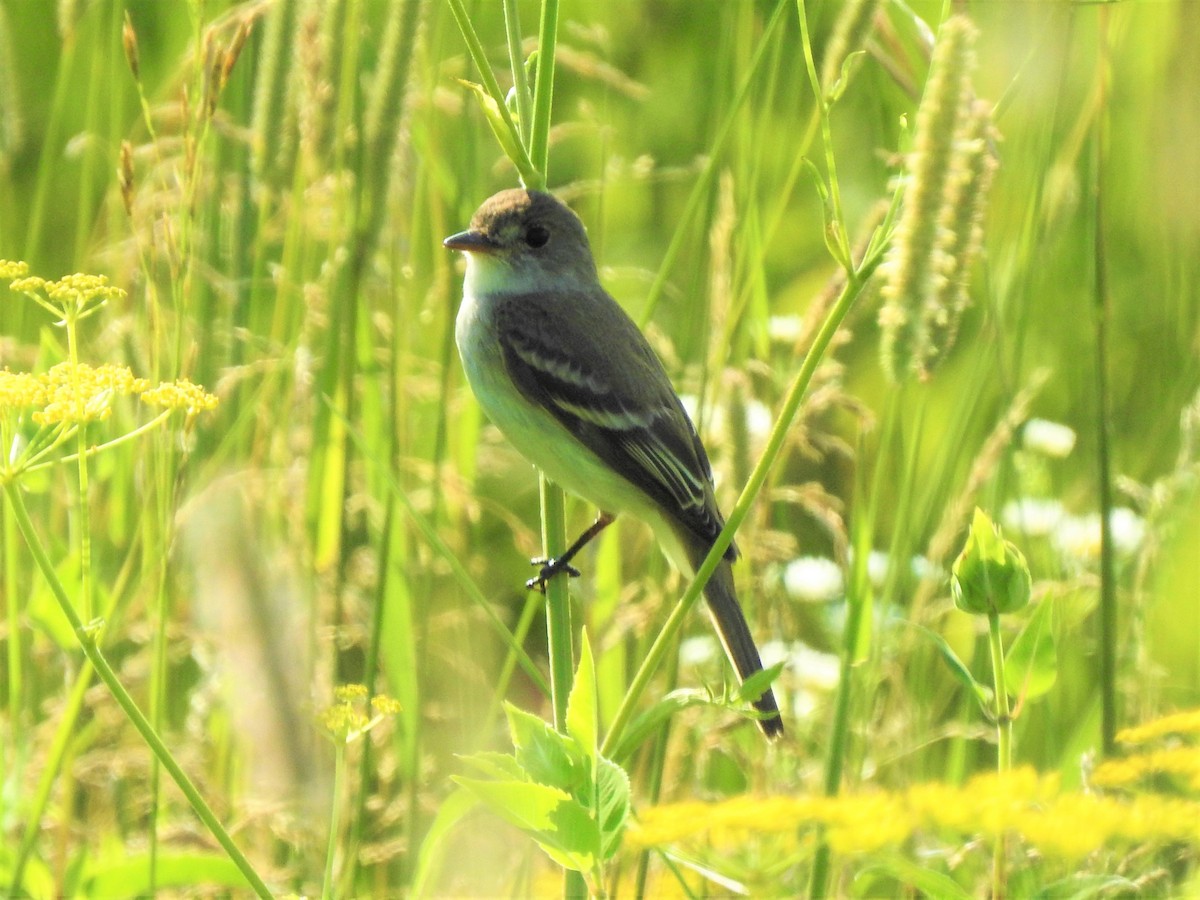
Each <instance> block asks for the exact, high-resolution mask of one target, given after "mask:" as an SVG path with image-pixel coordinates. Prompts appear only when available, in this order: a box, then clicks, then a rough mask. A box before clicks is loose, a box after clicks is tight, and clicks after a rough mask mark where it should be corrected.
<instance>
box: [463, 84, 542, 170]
mask: <svg viewBox="0 0 1200 900" xmlns="http://www.w3.org/2000/svg"><path fill="white" fill-rule="evenodd" d="M458 83H459V84H461V85H462V86H463V87H465V88H467V89H468V90H470V91H471V93H473V94H474V95H475V99H476V100H478V101H479V108H480V110H482V111H483V117H484V119H486V120H487V123H488V127H489V128H491V129H492V134H494V135H495V136H496V140H497V141H498V142H499V144H500V149H501V150H503V151H504V155H505V156H507V157H508V158H509V159H510V160H511V161H512V164H513V165H514V166H516V167H517V171H518V172H520V173H521V178H522V180H523V181H525V183H526V184H536V183H538V180H539V178H540V176H539V173H538V172H537V169H536V168H535V167H534V165H533V162H532V160H530V159H529V154H528V153H526V152H525V148H524V147H523V146H522V145H521V141H520V138H519V137H518V136H517V134H516V133H515V132H514V131H513V130H512V128H511V127H510V126H509V121H511V120H508V119H506V116H505V114H504V113H503V112H501V110H500V104H499V103H497V102H496V100H495V98H494V97H493V96H492V95H491V94H489V93H488V92H487V90H486V89H485V88H484V86H483V85H481V84H476V83H475V82H473V81H466V80H464V79H462V78H460V79H458Z"/></svg>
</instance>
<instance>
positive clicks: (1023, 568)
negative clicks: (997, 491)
mask: <svg viewBox="0 0 1200 900" xmlns="http://www.w3.org/2000/svg"><path fill="white" fill-rule="evenodd" d="M1032 584H1033V582H1032V579H1031V578H1030V575H1029V565H1028V564H1027V563H1026V562H1025V557H1024V556H1023V555H1022V554H1021V551H1020V550H1018V549H1017V547H1016V545H1015V544H1013V543H1012V542H1011V541H1006V540H1004V538H1003V536H1002V535H1001V534H1000V529H999V528H997V527H996V525H995V524H994V523H993V522H992V520H991V519H990V518H988V516H987V513H985V512H984V511H983V510H981V509H976V510H975V518H974V519H973V520H972V522H971V531H970V533H969V534H968V535H967V543H966V546H965V547H963V550H962V553H960V554H959V555H958V559H956V560H955V561H954V567H953V568H952V569H951V578H950V591H951V593H952V594H953V595H954V605H955V606H957V607H958V608H959V609H961V610H962V611H963V612H966V613H974V614H975V615H992V614H998V613H1011V612H1016V611H1017V610H1019V609H1021V607H1023V606H1025V605H1026V604H1027V603H1029V595H1030V593H1031V591H1032Z"/></svg>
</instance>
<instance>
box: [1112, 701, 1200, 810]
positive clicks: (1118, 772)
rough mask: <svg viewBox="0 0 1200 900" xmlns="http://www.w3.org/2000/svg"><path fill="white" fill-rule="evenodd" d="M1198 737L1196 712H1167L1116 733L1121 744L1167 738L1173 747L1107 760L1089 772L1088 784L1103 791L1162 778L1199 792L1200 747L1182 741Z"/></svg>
mask: <svg viewBox="0 0 1200 900" xmlns="http://www.w3.org/2000/svg"><path fill="white" fill-rule="evenodd" d="M1194 735H1200V709H1192V710H1184V711H1182V712H1176V713H1171V714H1170V715H1167V716H1163V717H1162V718H1159V719H1155V720H1153V721H1150V722H1144V723H1143V724H1141V725H1137V726H1134V727H1133V728H1126V729H1124V730H1123V731H1121V732H1119V733H1118V734H1117V740H1118V741H1120V742H1121V743H1122V744H1129V745H1145V744H1149V743H1150V742H1151V741H1154V740H1156V739H1158V738H1163V737H1171V738H1173V739H1174V740H1175V741H1176V743H1175V744H1174V745H1170V746H1166V747H1162V748H1158V749H1154V748H1150V749H1145V750H1143V751H1142V752H1140V753H1131V754H1130V755H1128V756H1124V757H1120V758H1115V759H1107V760H1105V761H1104V762H1102V763H1101V764H1100V765H1098V766H1097V767H1096V770H1095V771H1094V772H1093V773H1092V783H1093V784H1095V785H1096V786H1098V787H1104V788H1135V787H1137V786H1138V783H1139V782H1141V781H1142V780H1143V779H1145V778H1147V777H1149V776H1159V775H1166V776H1169V777H1171V783H1172V785H1173V786H1174V787H1175V788H1176V789H1179V788H1185V789H1186V790H1189V791H1193V792H1200V747H1197V746H1196V745H1195V744H1191V743H1186V742H1184V741H1183V740H1182V739H1183V738H1187V737H1191V736H1194Z"/></svg>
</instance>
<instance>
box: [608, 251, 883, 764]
mask: <svg viewBox="0 0 1200 900" xmlns="http://www.w3.org/2000/svg"><path fill="white" fill-rule="evenodd" d="M882 251H883V246H882V242H880V244H879V246H875V247H873V248H872V250H871V251H870V252H869V253H868V255H867V257H866V258H865V259H864V261H863V263H862V265H861V266H860V267H859V268H858V269H857V270H854V271H852V272H851V273H850V275H849V277H848V278H847V279H846V283H845V285H844V286H843V288H842V292H841V294H840V295H839V296H838V299H837V301H836V302H835V303H834V305H833V307H832V308H831V309H830V310H829V315H827V316H826V317H825V321H824V322H822V323H821V328H820V330H819V331H818V332H817V335H816V338H815V339H814V340H813V345H812V349H810V350H809V352H808V355H807V356H806V357H805V358H804V362H803V363H802V364H801V366H800V371H799V372H797V373H796V377H795V379H794V380H793V381H792V384H791V386H790V387H789V388H788V392H787V395H786V396H785V398H784V401H783V406H782V408H781V409H780V412H779V417H778V418H777V419H776V420H775V425H774V427H773V428H772V429H771V436H770V437H769V438H768V439H767V444H766V447H765V448H764V449H763V452H762V455H761V456H760V457H759V459H758V463H757V464H756V465H755V466H754V470H753V471H752V472H751V473H750V478H749V480H748V481H747V482H746V486H745V487H744V488H743V489H742V493H741V496H740V497H739V498H738V501H737V504H736V505H735V506H734V508H733V511H732V512H731V513H730V514H729V518H728V519H727V520H726V522H725V527H724V528H723V529H721V533H720V534H719V535H717V539H716V540H715V541H714V542H713V545H712V548H711V549H710V550H709V552H708V556H707V557H705V559H704V562H703V563H702V564H701V566H700V567H699V569H698V570H697V571H696V576H695V577H694V578H693V579H692V582H691V584H689V585H688V587H687V590H686V591H684V594H683V596H682V597H681V598H680V599H679V602H678V603H676V604H675V607H674V609H672V610H671V614H670V615H669V616H668V617H667V620H666V622H664V623H663V627H662V629H661V631H660V632H659V634H658V637H657V638H656V639H655V641H654V643H653V644H652V645H651V647H650V650H649V651H648V652H647V653H646V658H645V660H644V661H643V662H642V665H641V667H640V668H639V669H638V671H637V673H636V674H635V675H634V678H633V681H632V682H631V684H630V686H629V690H628V691H627V692H626V694H625V697H624V699H623V700H622V701H621V705H620V707H619V708H618V709H617V712H616V715H614V716H613V721H612V725H611V726H610V727H609V729H608V733H607V734H606V735H605V737H604V743H603V745H602V746H601V748H600V752H601V753H603V754H604V755H605V756H610V757H611V756H612V755H613V754H614V752H615V751H616V750H617V748H618V747H619V745H620V741H621V737H622V735H623V734H624V732H625V729H626V728H627V727H628V726H629V723H630V721H631V720H632V718H633V714H634V710H635V709H636V708H637V704H638V701H639V700H640V699H641V696H642V694H643V693H644V692H645V690H646V688H647V686H648V685H649V684H650V679H651V678H652V677H653V675H654V673H655V672H656V671H657V670H658V667H659V665H660V663H661V662H662V659H663V656H664V655H665V654H666V652H667V649H668V648H669V647H670V646H671V644H672V641H674V639H675V637H676V636H677V635H678V633H679V631H680V629H681V628H682V627H683V623H684V621H685V620H686V617H687V615H688V613H689V611H690V610H691V608H692V606H694V605H695V603H696V600H697V598H699V596H700V593H701V591H702V590H703V589H704V585H705V584H706V583H707V582H708V579H709V578H710V577H711V576H712V573H713V572H714V571H716V568H717V566H718V565H719V564H720V562H721V560H722V558H723V557H724V554H725V551H726V549H728V547H729V545H730V544H731V543H732V542H733V536H734V534H735V533H736V532H737V529H738V528H739V527H740V526H741V524H742V521H743V520H744V519H745V518H746V516H747V515H748V514H749V512H750V507H751V506H752V505H753V504H754V501H755V499H756V498H757V497H758V494H759V491H760V490H761V489H762V486H763V484H764V483H765V482H766V480H767V476H768V474H770V472H771V469H772V467H773V466H774V465H775V461H776V460H777V459H778V457H779V454H780V452H782V450H783V445H784V444H785V443H786V442H787V437H788V434H789V433H790V431H791V426H792V422H793V420H794V419H795V418H796V414H797V412H799V410H800V401H801V400H803V399H804V395H805V393H806V392H807V390H808V386H809V384H810V383H811V382H812V378H813V376H814V375H815V374H816V371H817V366H818V365H820V362H821V360H822V359H823V358H824V356H825V352H826V351H827V350H828V349H829V344H830V342H831V341H832V340H833V336H834V334H835V333H836V332H837V329H838V327H839V326H840V325H841V323H842V320H843V319H845V317H846V314H847V313H848V312H849V311H850V308H851V307H852V306H853V305H854V301H855V300H857V299H858V297H859V295H860V294H861V293H862V290H863V288H864V287H865V286H866V283H867V281H868V279H869V278H870V276H871V273H872V272H874V271H875V269H876V268H877V267H878V265H879V264H880V262H882V260H883V252H882Z"/></svg>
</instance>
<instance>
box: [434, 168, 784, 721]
mask: <svg viewBox="0 0 1200 900" xmlns="http://www.w3.org/2000/svg"><path fill="white" fill-rule="evenodd" d="M442 243H443V245H444V246H445V247H446V248H448V249H450V250H456V251H461V252H462V253H463V254H464V255H465V256H466V274H465V277H464V280H463V297H462V303H461V305H460V306H459V310H458V315H457V318H456V321H455V341H456V343H457V345H458V351H459V356H460V357H461V359H462V365H463V369H464V371H465V373H466V377H467V382H468V383H469V385H470V387H471V390H472V392H473V393H474V394H475V397H476V398H477V400H478V402H479V404H480V406H481V408H482V409H483V411H484V413H485V414H486V415H487V416H488V418H489V419H490V420H491V421H492V423H493V424H494V425H496V426H497V427H498V428H499V429H500V431H501V433H502V434H503V435H504V436H505V437H506V438H507V439H508V441H509V442H510V443H511V444H512V445H513V446H514V447H515V448H516V449H517V451H518V452H520V453H521V454H522V455H523V456H524V457H525V458H526V459H527V460H529V461H530V462H531V463H533V464H534V465H535V466H536V467H537V468H539V469H540V470H541V471H542V472H543V473H544V474H545V476H546V477H547V478H549V479H550V480H551V481H553V482H555V483H556V484H558V485H559V486H560V487H562V488H564V489H565V490H567V491H568V492H570V493H572V494H574V495H576V496H578V497H581V498H582V499H584V500H585V501H587V502H588V503H590V504H592V505H594V506H595V507H596V508H597V509H598V510H599V511H600V512H599V515H598V517H597V519H596V521H595V523H594V524H593V525H592V526H591V527H590V528H588V529H587V531H585V532H584V533H583V534H582V535H581V536H580V538H579V540H577V541H575V542H574V543H573V544H572V545H571V547H570V548H569V549H568V550H567V551H566V552H565V553H564V554H562V555H561V556H559V557H557V558H556V559H535V560H533V562H534V564H537V565H540V566H541V569H540V571H539V573H538V576H537V577H536V578H533V579H530V581H529V582H528V585H527V586H528V587H530V588H538V589H544V586H545V583H546V582H547V580H548V579H550V578H552V577H554V576H556V575H559V574H563V573H565V574H567V575H578V574H579V573H578V570H576V569H574V568H573V567H572V566H571V560H572V558H573V557H574V556H575V555H576V553H578V552H579V550H580V549H581V548H582V547H583V546H584V544H586V543H587V542H588V541H589V540H591V539H592V538H593V537H595V536H596V535H597V534H599V533H600V531H602V530H603V529H604V528H605V527H607V525H608V524H609V523H611V522H612V521H613V519H614V518H615V517H616V516H617V515H618V514H621V513H628V514H630V515H632V516H634V517H635V518H638V519H640V520H642V521H644V522H646V523H647V524H648V525H649V526H650V528H651V530H652V531H653V532H654V535H655V537H656V538H657V539H658V541H659V543H660V544H661V545H662V547H663V549H664V551H665V552H666V554H667V556H668V558H669V559H670V560H671V561H672V562H673V563H674V564H675V566H676V567H677V568H678V569H680V571H682V572H683V573H685V574H686V575H689V576H692V575H694V574H695V572H696V570H697V569H698V568H699V566H700V565H701V563H702V562H703V560H704V559H705V557H706V556H707V555H708V552H709V550H710V549H711V548H712V545H713V543H714V541H715V540H716V538H717V535H718V534H719V533H720V531H721V529H722V528H723V527H724V524H725V522H724V519H723V517H722V515H721V512H720V510H719V509H718V507H717V502H716V498H715V495H714V489H713V477H712V467H711V465H710V463H709V459H708V454H707V453H706V452H705V449H704V445H703V444H702V443H701V441H700V438H699V436H698V435H697V433H696V428H695V426H694V425H693V424H692V421H691V419H690V418H689V417H688V414H687V412H686V411H685V410H684V407H683V404H682V403H681V402H680V400H679V396H678V395H677V394H676V393H675V389H674V388H673V387H672V385H671V381H670V378H669V377H668V376H667V373H666V370H665V369H664V368H663V365H662V362H661V361H660V360H659V358H658V356H657V355H656V354H655V352H654V350H653V349H652V348H651V347H650V344H649V343H648V342H647V341H646V338H645V336H644V335H643V334H642V332H641V330H640V329H639V328H638V327H637V325H636V324H635V323H634V321H633V320H632V319H631V318H630V317H629V315H628V314H627V313H626V312H625V311H624V310H623V309H622V308H621V306H620V304H618V303H617V301H616V300H614V299H613V298H612V297H611V296H610V295H609V294H608V292H607V291H606V290H605V289H604V288H603V286H602V285H601V283H600V278H599V274H598V272H597V269H596V263H595V260H594V258H593V256H592V251H591V247H590V245H589V243H588V237H587V231H586V229H585V228H584V225H583V222H582V221H581V220H580V219H579V217H578V216H576V215H575V213H574V212H572V211H571V209H570V208H569V207H568V206H566V205H565V204H564V203H562V202H561V201H560V200H558V199H557V198H556V197H554V196H553V195H552V194H549V193H546V192H544V191H538V190H529V189H524V188H514V189H510V190H504V191H501V192H500V193H497V194H495V195H493V196H492V197H490V198H488V199H487V200H485V201H484V202H483V204H482V205H480V207H479V208H478V210H476V212H475V214H474V216H472V218H471V221H470V226H469V228H468V229H467V230H466V231H462V232H460V233H458V234H453V235H451V236H449V237H447V238H446V239H445V240H444V241H443V242H442ZM738 553H739V551H738V549H737V546H736V544H734V543H730V545H729V548H728V550H726V552H725V554H724V556H723V558H722V560H721V562H720V564H719V565H718V566H717V569H716V571H715V572H714V573H713V575H712V577H711V578H710V579H709V581H708V583H707V585H706V586H705V588H704V597H705V601H706V605H707V607H708V611H709V613H710V615H711V618H712V620H713V622H714V624H715V626H716V630H717V633H718V635H719V636H720V638H721V642H722V644H723V646H724V648H725V651H726V654H727V656H728V657H729V659H730V661H731V662H732V663H733V666H734V669H735V670H736V671H737V674H738V677H739V679H740V680H741V681H743V682H744V681H745V680H746V679H747V678H749V677H750V676H752V675H753V674H755V673H756V672H758V671H760V670H761V669H762V667H763V666H762V660H761V658H760V656H759V652H758V648H757V647H756V645H755V643H754V638H753V636H752V634H751V632H750V627H749V625H748V623H747V622H746V617H745V615H744V613H743V612H742V608H741V605H740V603H739V602H738V598H737V592H736V589H735V585H734V578H733V568H732V563H733V562H734V560H736V559H737V558H738ZM752 704H753V706H754V707H755V709H756V710H757V711H758V716H757V717H756V718H757V722H758V726H759V728H760V729H761V730H762V732H763V733H764V734H765V735H766V736H767V737H768V738H771V739H774V738H778V737H780V736H781V735H782V734H783V721H782V719H781V717H780V714H779V707H778V704H777V703H776V700H775V695H774V692H773V691H772V690H771V688H770V687H769V686H768V687H767V688H766V689H765V690H764V691H763V693H762V694H761V695H760V696H759V697H758V698H757V699H753V700H752Z"/></svg>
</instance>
